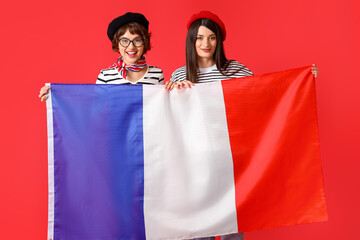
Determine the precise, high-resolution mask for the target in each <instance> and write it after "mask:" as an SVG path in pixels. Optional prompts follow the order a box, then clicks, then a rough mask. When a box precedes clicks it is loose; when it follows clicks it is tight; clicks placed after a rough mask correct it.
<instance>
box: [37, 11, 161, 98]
mask: <svg viewBox="0 0 360 240" xmlns="http://www.w3.org/2000/svg"><path fill="white" fill-rule="evenodd" d="M148 27H149V22H148V20H147V19H146V18H145V16H144V15H142V14H140V13H131V12H128V13H126V14H124V15H122V16H120V17H117V18H115V19H114V20H113V21H112V22H111V23H110V24H109V27H108V30H107V35H108V37H109V39H110V41H111V42H112V49H113V51H115V52H118V53H120V57H119V58H118V59H117V60H116V61H115V62H114V64H113V65H111V66H110V67H109V68H107V69H103V70H101V72H100V74H99V76H98V78H97V81H96V83H97V84H150V85H158V84H163V83H164V76H163V72H162V70H161V69H160V68H157V67H155V66H151V65H148V64H147V63H146V59H145V57H144V54H145V53H146V52H147V51H148V50H150V48H151V47H150V37H151V34H150V33H149V31H148ZM49 89H50V87H49V86H44V87H42V88H41V90H40V95H39V97H40V99H41V101H45V100H46V98H47V93H48V91H49Z"/></svg>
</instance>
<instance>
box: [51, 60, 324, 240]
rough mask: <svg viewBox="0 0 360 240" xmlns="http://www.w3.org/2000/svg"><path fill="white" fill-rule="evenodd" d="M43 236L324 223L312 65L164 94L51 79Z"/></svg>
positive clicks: (180, 235)
mask: <svg viewBox="0 0 360 240" xmlns="http://www.w3.org/2000/svg"><path fill="white" fill-rule="evenodd" d="M49 95H50V96H49V99H48V101H47V117H48V146H49V149H48V154H49V217H48V239H51V240H75V239H76V240H78V239H86V240H141V239H148V240H150V239H153V240H162V239H163V240H165V239H166V240H170V239H191V238H195V237H205V236H216V235H224V234H230V233H237V232H246V231H253V230H260V229H268V228H274V227H281V226H288V225H294V224H301V223H310V222H319V221H326V220H327V210H326V203H325V196H324V188H323V180H322V172H321V160H320V151H319V137H318V123H317V110H316V98H315V95H316V94H315V85H314V78H313V75H312V74H311V67H304V68H298V69H292V70H286V71H282V72H277V73H271V74H264V75H258V76H252V77H246V78H239V79H229V80H224V81H218V82H212V83H206V84H197V85H195V86H194V87H192V88H191V89H179V90H178V89H175V90H173V91H171V92H169V91H166V90H165V89H164V87H163V86H150V85H100V84H99V85H96V84H51V91H50V94H49Z"/></svg>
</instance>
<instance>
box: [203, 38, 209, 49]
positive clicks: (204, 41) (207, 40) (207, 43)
mask: <svg viewBox="0 0 360 240" xmlns="http://www.w3.org/2000/svg"><path fill="white" fill-rule="evenodd" d="M202 45H203V47H208V46H209V39H207V38H205V39H204V40H203V41H202Z"/></svg>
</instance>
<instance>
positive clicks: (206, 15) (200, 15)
mask: <svg viewBox="0 0 360 240" xmlns="http://www.w3.org/2000/svg"><path fill="white" fill-rule="evenodd" d="M200 18H208V19H210V20H213V21H214V22H216V23H217V25H219V27H220V29H221V35H222V37H223V40H225V37H226V30H225V25H224V23H223V22H222V21H221V19H220V18H219V17H218V16H217V15H215V14H213V13H211V12H209V11H201V12H199V13H196V14H194V15H192V16H191V18H190V20H189V22H188V24H187V28H188V29H189V28H190V25H191V24H192V23H193V22H194V21H195V20H198V19H200Z"/></svg>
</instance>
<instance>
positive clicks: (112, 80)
mask: <svg viewBox="0 0 360 240" xmlns="http://www.w3.org/2000/svg"><path fill="white" fill-rule="evenodd" d="M96 84H150V85H159V84H164V75H163V71H162V70H161V69H160V68H158V67H154V66H150V65H148V68H147V70H146V73H145V75H144V76H143V77H142V78H140V79H139V80H137V81H136V82H131V81H129V80H127V79H124V78H123V77H122V76H121V74H120V73H119V71H118V69H117V68H116V67H113V68H108V69H103V70H101V71H100V74H99V76H98V78H97V80H96Z"/></svg>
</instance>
